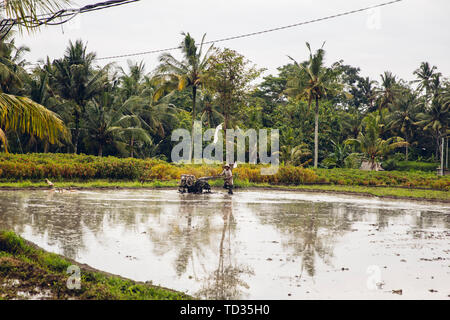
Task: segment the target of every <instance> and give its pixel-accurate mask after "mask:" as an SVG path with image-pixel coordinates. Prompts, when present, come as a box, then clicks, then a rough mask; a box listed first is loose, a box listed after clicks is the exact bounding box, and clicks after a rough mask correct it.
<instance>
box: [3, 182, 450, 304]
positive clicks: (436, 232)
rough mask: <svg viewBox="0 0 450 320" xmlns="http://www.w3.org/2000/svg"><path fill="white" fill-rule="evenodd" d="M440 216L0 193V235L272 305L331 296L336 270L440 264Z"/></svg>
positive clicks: (115, 194) (388, 207) (155, 196)
mask: <svg viewBox="0 0 450 320" xmlns="http://www.w3.org/2000/svg"><path fill="white" fill-rule="evenodd" d="M448 212H449V207H448V206H447V207H446V206H443V205H429V204H421V203H417V204H410V203H398V202H393V201H391V202H389V201H376V200H361V199H359V198H356V199H354V198H349V197H347V198H339V197H333V196H322V195H317V196H315V195H309V194H308V195H302V194H297V193H288V192H276V193H275V192H246V193H243V192H241V193H237V194H236V195H234V196H233V197H230V196H228V195H226V194H222V193H220V194H209V195H206V194H205V195H190V194H187V195H186V194H185V195H180V194H177V193H176V192H175V191H104V192H87V191H86V192H74V193H64V194H59V193H52V192H47V191H20V192H18V191H15V192H12V191H1V192H0V229H14V230H15V231H16V232H17V233H19V234H21V235H23V236H24V237H25V238H27V239H29V240H31V241H34V242H36V243H37V244H38V245H40V246H42V247H44V248H45V249H47V250H51V251H55V252H58V253H61V254H64V255H66V256H68V257H70V258H73V259H77V260H79V261H81V262H84V263H88V264H91V265H92V266H93V267H96V268H99V269H102V270H105V271H108V272H112V273H116V274H121V275H123V276H126V277H130V278H133V279H136V280H140V281H147V280H152V281H153V282H154V283H156V284H161V285H164V286H167V287H171V288H174V289H178V290H182V291H188V293H190V294H193V295H196V296H198V297H202V298H208V299H248V298H276V299H278V298H286V295H287V293H286V292H287V291H292V292H296V293H297V296H295V295H292V297H296V298H298V297H308V296H307V295H306V293H307V292H310V291H311V288H309V289H304V286H305V282H301V281H309V280H308V279H310V280H312V283H313V284H312V285H313V286H314V287H313V289H314V290H316V291H317V292H324V290H325V289H326V291H327V292H329V291H330V290H329V286H330V281H331V282H333V281H336V279H335V278H329V277H328V274H330V272H335V271H336V270H340V267H341V266H343V265H345V266H350V268H352V270H357V269H358V268H360V269H361V270H362V271H361V272H360V273H362V274H363V276H364V273H365V268H366V267H367V266H366V264H368V263H369V261H372V260H373V261H375V262H373V263H377V264H388V263H394V267H397V265H396V263H397V260H398V259H397V260H396V261H392V259H391V258H390V257H391V256H396V255H397V254H399V253H401V254H403V252H404V253H405V254H410V253H411V254H412V258H411V259H415V260H420V259H421V258H422V256H423V257H424V258H427V259H428V260H424V261H429V257H428V256H426V254H427V252H434V253H436V254H439V255H440V256H441V257H444V256H445V257H447V259H448V261H450V257H449V253H450V252H449V250H448V248H447V247H448V240H449V239H450V231H449V230H450V215H449V214H448ZM430 241H433V242H430ZM430 247H432V248H433V249H431V250H434V251H423V250H422V249H426V248H430ZM421 250H422V251H421ZM394 254H395V255H394ZM375 256H376V259H377V260H374V259H375V258H374V257H375ZM404 260H406V259H404ZM366 261H367V262H366ZM439 261H440V262H439V263H441V265H436V267H435V268H434V267H433V268H434V269H433V268H430V266H431V264H430V262H428V265H426V266H425V268H426V269H425V270H430V272H431V270H433V274H434V277H437V276H436V273H437V272H440V273H441V274H442V272H444V273H443V277H444V278H445V277H447V279H448V272H447V273H445V271H443V270H447V269H448V268H447V267H448V266H447V265H448V263H447V265H445V263H446V262H445V261H447V260H445V259H444V260H442V259H440V260H439ZM398 267H399V268H400V267H403V265H402V264H400V265H399V266H398ZM411 268H412V269H411V270H415V271H414V272H422V273H423V271H421V270H424V269H423V268H424V267H423V266H422V265H419V264H417V265H412V266H411ZM421 268H422V269H421ZM439 268H440V269H439ZM399 270H401V269H399ZM436 270H437V271H436ZM439 270H440V271H439ZM327 273H328V274H327ZM334 276H336V277H337V275H336V274H335V275H334ZM403 276H404V277H406V276H407V274H405V275H403ZM341 278H342V279H343V280H342V281H343V283H344V282H352V281H354V280H352V279H353V278H345V274H342V275H341V274H339V275H338V278H337V279H341ZM394 278H395V277H394ZM414 278H416V277H414ZM405 279H406V278H405ZM344 280H345V281H344ZM364 281H365V279H364V278H362V279H361V282H362V283H365V282H364ZM444 282H445V281H444ZM424 285H425V284H424ZM426 285H429V284H426ZM333 286H334V287H336V284H333ZM416 287H417V284H416ZM336 288H337V287H336ZM308 290H309V291H308ZM336 290H337V289H336ZM342 292H343V291H342V290H341V291H340V294H342ZM449 293H450V292H449ZM359 294H361V293H358V295H359ZM318 297H322V296H321V295H319V296H318Z"/></svg>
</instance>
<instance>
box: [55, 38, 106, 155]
mask: <svg viewBox="0 0 450 320" xmlns="http://www.w3.org/2000/svg"><path fill="white" fill-rule="evenodd" d="M86 51H87V47H86V46H85V45H84V44H83V42H82V41H81V40H77V41H76V42H75V43H72V41H70V43H69V47H68V48H67V49H66V53H65V55H64V57H63V58H62V59H58V60H55V61H54V62H53V64H54V67H55V68H54V73H53V74H51V78H52V80H53V84H54V86H55V87H56V89H57V91H58V92H59V94H60V96H61V97H62V98H64V99H65V100H67V104H66V106H69V107H70V108H71V109H72V114H73V117H74V125H75V128H74V135H73V151H74V153H77V152H78V144H79V140H80V131H81V119H82V117H83V115H84V114H85V111H86V103H87V102H88V101H89V100H90V99H92V98H93V97H94V96H96V95H97V94H99V93H100V92H101V91H102V90H103V88H104V87H105V84H106V83H107V80H108V79H107V76H108V69H109V65H107V66H105V67H104V68H103V69H100V70H96V71H94V70H93V68H92V64H93V61H94V60H95V57H96V55H95V53H87V52H86Z"/></svg>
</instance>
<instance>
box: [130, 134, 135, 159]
mask: <svg viewBox="0 0 450 320" xmlns="http://www.w3.org/2000/svg"><path fill="white" fill-rule="evenodd" d="M130 147H131V148H130V149H131V150H130V157H131V158H133V157H134V139H133V137H131V140H130Z"/></svg>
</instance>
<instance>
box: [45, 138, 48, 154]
mask: <svg viewBox="0 0 450 320" xmlns="http://www.w3.org/2000/svg"><path fill="white" fill-rule="evenodd" d="M48 147H49V143H48V141H45V144H44V153H47V152H48Z"/></svg>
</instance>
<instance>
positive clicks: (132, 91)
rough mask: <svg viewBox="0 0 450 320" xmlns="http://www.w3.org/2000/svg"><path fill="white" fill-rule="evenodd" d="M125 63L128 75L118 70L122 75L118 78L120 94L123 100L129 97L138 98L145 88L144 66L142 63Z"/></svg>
mask: <svg viewBox="0 0 450 320" xmlns="http://www.w3.org/2000/svg"><path fill="white" fill-rule="evenodd" d="M127 63H128V69H129V71H128V73H127V72H125V71H124V70H123V69H122V68H120V72H121V74H122V76H121V77H120V83H121V92H122V94H123V96H124V99H125V100H127V99H128V98H130V97H131V96H139V95H140V94H141V93H142V90H144V88H145V84H144V80H145V79H146V75H145V64H144V62H143V61H141V62H139V63H133V62H132V61H127Z"/></svg>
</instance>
